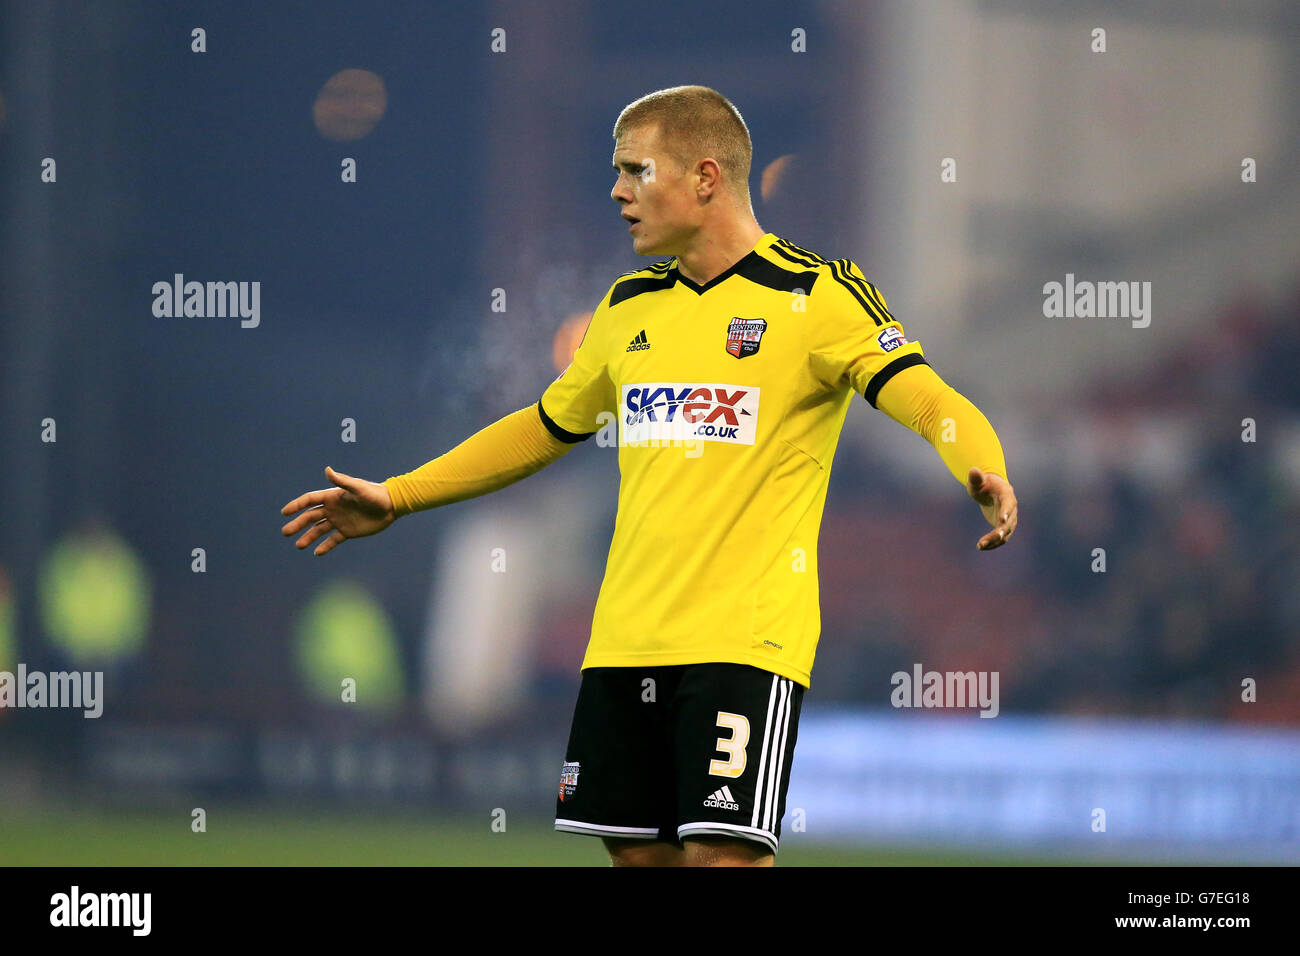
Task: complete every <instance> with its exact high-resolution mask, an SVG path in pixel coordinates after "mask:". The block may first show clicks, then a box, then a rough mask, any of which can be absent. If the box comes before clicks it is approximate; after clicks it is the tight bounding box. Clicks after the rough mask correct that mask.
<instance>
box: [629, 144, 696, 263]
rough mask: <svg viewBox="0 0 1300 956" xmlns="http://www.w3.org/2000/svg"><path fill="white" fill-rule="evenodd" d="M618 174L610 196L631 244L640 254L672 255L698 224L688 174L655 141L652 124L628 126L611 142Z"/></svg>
mask: <svg viewBox="0 0 1300 956" xmlns="http://www.w3.org/2000/svg"><path fill="white" fill-rule="evenodd" d="M614 169H615V170H616V171H617V173H618V179H617V180H616V181H615V183H614V188H613V189H612V190H610V196H612V197H613V199H614V201H615V202H617V203H618V204H619V206H621V207H622V208H621V210H620V212H621V214H622V215H623V217H624V218H625V219H635V220H636V222H633V223H629V225H630V229H629V230H628V231H629V233H630V234H631V236H632V248H633V250H635V251H636V253H637V255H642V256H663V255H667V256H672V255H678V254H679V253H680V252H681V251H682V250H683V249H684V248H685V246H686V240H687V239H689V238H690V236H691V235H692V234H694V232H695V231H696V230H697V229H698V228H699V206H698V204H697V203H696V201H695V193H694V191H693V190H692V188H691V177H690V176H689V174H688V173H687V172H686V171H684V170H682V169H681V167H680V166H679V165H678V163H677V161H676V160H675V159H673V158H672V156H671V155H669V154H667V153H665V152H664V151H663V150H662V149H661V148H660V146H659V137H658V132H657V130H656V129H655V128H653V127H649V128H642V129H630V130H627V131H626V132H624V134H623V135H622V136H620V137H619V138H618V142H617V144H616V145H615V147H614Z"/></svg>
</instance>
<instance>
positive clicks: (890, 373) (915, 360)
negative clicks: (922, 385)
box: [862, 352, 930, 408]
mask: <svg viewBox="0 0 1300 956" xmlns="http://www.w3.org/2000/svg"><path fill="white" fill-rule="evenodd" d="M929 364H930V363H929V362H927V361H926V360H925V356H924V355H917V354H916V353H915V352H913V353H912V354H911V355H900V356H899V357H898V358H896V359H894V360H893V361H892V362H890V363H889V364H888V365H886V366H885V367H884V368H882V369H881V370H880V371H879V372H877V373H876V374H875V375H873V376H871V381H870V382H868V383H867V389H866V391H864V392H863V393H862V397H863V398H865V399H866V400H867V401H868V402H870V403H871V407H872V408H875V407H876V398H877V397H878V396H879V395H880V389H881V388H882V387H884V384H885V383H886V382H888V381H889V380H890V379H891V378H893V377H894V376H895V375H897V374H898V373H899V372H901V371H902V370H903V369H905V368H911V367H912V366H913V365H929Z"/></svg>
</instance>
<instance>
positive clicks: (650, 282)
mask: <svg viewBox="0 0 1300 956" xmlns="http://www.w3.org/2000/svg"><path fill="white" fill-rule="evenodd" d="M672 287H673V277H672V276H671V275H661V276H638V277H637V278H635V279H624V280H623V281H622V282H619V283H618V284H616V285H615V286H614V289H613V291H612V292H610V294H609V305H610V308H613V307H614V306H616V305H618V304H619V303H620V302H626V301H627V300H628V299H631V298H633V297H635V296H638V295H641V294H642V293H645V292H660V291H662V290H664V289H671V288H672Z"/></svg>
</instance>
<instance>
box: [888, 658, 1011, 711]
mask: <svg viewBox="0 0 1300 956" xmlns="http://www.w3.org/2000/svg"><path fill="white" fill-rule="evenodd" d="M889 682H890V683H891V684H893V685H894V689H893V691H892V692H891V693H890V695H889V702H890V703H891V704H893V705H894V706H895V707H976V706H978V707H980V708H981V710H980V716H981V717H996V716H997V715H998V672H997V671H978V672H976V671H944V672H942V673H941V672H939V671H925V672H922V670H921V665H920V664H913V665H912V673H910V674H909V673H907V671H895V672H894V673H893V674H892V675H891V676H890V678H889Z"/></svg>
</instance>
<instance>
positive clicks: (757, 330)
mask: <svg viewBox="0 0 1300 956" xmlns="http://www.w3.org/2000/svg"><path fill="white" fill-rule="evenodd" d="M766 331H767V319H742V318H740V317H739V316H737V317H736V318H734V319H732V320H731V324H730V325H729V326H727V353H728V354H729V355H734V356H735V357H736V358H738V359H740V358H744V357H745V356H746V355H753V354H754V353H755V352H757V351H758V345H759V343H760V342H761V341H762V340H763V333H764V332H766Z"/></svg>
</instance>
